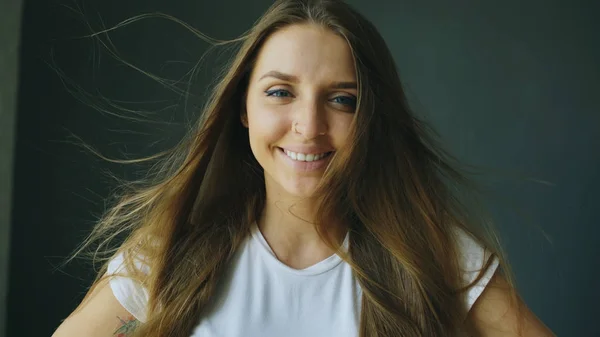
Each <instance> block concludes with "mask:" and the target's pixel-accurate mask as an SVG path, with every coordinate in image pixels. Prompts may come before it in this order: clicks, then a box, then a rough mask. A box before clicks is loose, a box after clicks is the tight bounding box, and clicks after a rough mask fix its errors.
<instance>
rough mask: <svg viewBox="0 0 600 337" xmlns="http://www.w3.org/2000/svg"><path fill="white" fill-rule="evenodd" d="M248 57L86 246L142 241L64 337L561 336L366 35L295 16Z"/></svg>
mask: <svg viewBox="0 0 600 337" xmlns="http://www.w3.org/2000/svg"><path fill="white" fill-rule="evenodd" d="M241 41H242V45H241V47H240V49H239V51H238V54H237V55H236V57H235V58H234V59H233V61H232V63H231V65H230V67H229V69H228V72H227V73H226V74H225V76H224V77H223V79H222V80H221V82H220V84H219V85H218V86H217V87H216V88H215V89H214V93H213V97H212V99H211V101H210V104H208V106H207V108H206V110H205V111H204V112H203V118H202V120H201V121H200V122H199V125H198V128H197V129H196V130H194V131H193V132H192V133H191V134H190V135H189V137H188V141H187V142H184V143H182V144H181V145H180V147H178V148H176V149H174V150H173V151H172V154H171V156H169V157H168V158H165V166H164V167H165V170H164V171H163V172H162V176H161V179H160V180H152V181H149V182H147V183H146V184H145V185H144V187H142V188H138V189H136V190H131V191H129V192H128V193H127V194H124V195H123V196H122V199H121V200H120V202H119V203H117V204H116V205H115V206H114V207H113V208H112V209H110V210H109V211H108V212H107V214H106V216H105V217H104V218H103V219H102V220H101V222H100V223H99V224H98V226H97V227H96V229H95V230H94V232H93V233H92V235H91V236H90V240H88V241H87V242H86V244H89V243H90V242H93V241H94V240H96V239H98V238H105V237H107V235H108V237H109V238H111V233H115V234H120V233H122V232H124V231H128V232H129V233H130V235H129V237H128V238H127V239H126V240H125V241H124V242H123V244H122V245H121V246H120V248H119V249H118V251H117V252H115V254H113V255H112V256H111V258H110V260H109V261H108V262H107V263H106V264H105V265H104V267H103V269H102V271H101V273H100V274H99V275H98V280H97V281H96V282H95V284H94V286H93V287H92V289H91V290H90V292H89V294H88V295H87V296H86V298H85V299H84V301H83V302H82V304H81V305H80V307H79V308H77V309H76V310H75V311H74V312H73V313H72V315H71V316H70V317H69V318H67V319H66V320H65V322H64V323H63V324H62V325H61V326H60V327H59V328H58V330H57V331H56V333H55V336H56V337H59V336H72V335H77V336H110V335H115V334H116V335H119V336H125V335H127V336H157V337H158V336H185V337H187V336H196V337H200V336H203V337H217V336H226V337H236V336H240V337H241V336H261V337H271V336H273V337H275V336H298V337H300V336H313V337H319V336H323V337H325V336H327V337H331V336H340V337H341V336H344V337H347V336H361V337H367V336H369V337H371V336H378V337H392V336H394V337H395V336H410V337H412V336H427V337H435V336H463V335H465V333H467V332H470V333H472V334H475V335H478V336H551V335H552V333H551V332H550V331H549V330H548V329H547V328H545V327H544V325H543V324H542V323H541V322H540V321H539V320H537V318H536V317H535V316H534V315H533V314H532V313H531V312H530V311H529V310H528V309H527V308H526V306H525V305H524V303H523V302H522V301H521V300H520V299H519V297H518V295H517V294H516V291H515V289H514V287H513V286H512V283H511V282H510V277H509V275H510V274H509V273H507V272H506V271H507V270H509V268H508V265H507V262H506V260H505V259H504V258H503V256H502V254H501V251H500V249H498V247H496V246H494V244H493V242H492V241H490V240H486V238H485V237H484V236H481V235H478V233H480V231H478V227H480V226H481V225H482V224H483V219H479V220H478V219H475V218H474V217H473V215H472V214H473V212H471V211H472V210H470V209H467V208H466V207H465V206H464V205H465V203H464V202H463V200H461V199H460V197H459V194H457V192H456V191H457V190H459V189H460V188H461V187H462V188H463V189H466V188H467V187H468V186H469V184H468V181H467V180H466V179H465V178H464V177H463V175H462V174H461V173H460V171H459V170H458V169H457V168H455V165H454V164H453V161H452V159H451V157H450V156H448V155H446V154H445V153H444V151H442V149H441V148H439V147H438V146H437V145H436V144H437V143H436V142H435V141H434V139H433V138H432V135H431V133H430V132H429V131H428V128H427V127H426V125H425V123H423V122H422V121H420V120H419V119H418V118H417V117H416V116H415V115H413V114H412V113H411V111H410V109H409V107H408V105H407V103H406V98H405V96H404V93H403V89H402V86H401V85H400V79H399V77H398V73H397V71H396V67H395V64H394V60H393V58H392V56H391V54H390V52H389V50H388V48H387V46H386V44H385V42H384V41H383V39H382V37H381V36H380V35H379V33H378V32H377V30H376V29H375V28H374V26H373V25H372V24H371V23H370V22H369V21H368V20H366V19H365V18H364V17H363V16H361V15H360V14H359V13H357V12H356V11H354V10H353V9H352V8H351V7H350V6H348V5H347V4H345V3H344V2H342V1H337V0H281V1H276V2H275V3H274V4H273V5H272V6H271V8H270V9H269V10H268V11H267V12H266V13H265V14H264V16H263V17H262V18H261V19H260V20H259V21H258V22H257V23H256V25H255V26H254V27H253V28H252V29H251V30H250V32H249V33H248V34H247V35H244V36H243V37H242V38H241ZM173 163H177V165H174V164H173ZM129 315H132V316H133V317H134V318H135V319H133V320H131V319H124V318H123V317H129Z"/></svg>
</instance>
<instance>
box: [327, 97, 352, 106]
mask: <svg viewBox="0 0 600 337" xmlns="http://www.w3.org/2000/svg"><path fill="white" fill-rule="evenodd" d="M332 101H333V102H334V103H338V104H343V105H348V106H351V107H356V97H352V96H337V97H335V98H333V99H332Z"/></svg>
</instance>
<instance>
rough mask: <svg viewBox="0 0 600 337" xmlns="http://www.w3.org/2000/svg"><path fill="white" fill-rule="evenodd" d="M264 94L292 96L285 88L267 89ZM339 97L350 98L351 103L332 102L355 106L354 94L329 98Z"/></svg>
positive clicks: (269, 95)
mask: <svg viewBox="0 0 600 337" xmlns="http://www.w3.org/2000/svg"><path fill="white" fill-rule="evenodd" d="M277 93H286V94H287V96H277V95H276V94H277ZM265 94H266V95H267V96H268V97H276V98H286V97H291V96H292V94H291V93H290V92H289V91H287V90H285V89H273V90H267V91H265ZM339 98H343V99H350V100H352V103H341V102H334V103H337V104H343V105H347V106H352V107H355V106H356V97H354V96H343V95H342V96H336V97H334V98H333V99H331V100H330V101H333V100H336V99H339Z"/></svg>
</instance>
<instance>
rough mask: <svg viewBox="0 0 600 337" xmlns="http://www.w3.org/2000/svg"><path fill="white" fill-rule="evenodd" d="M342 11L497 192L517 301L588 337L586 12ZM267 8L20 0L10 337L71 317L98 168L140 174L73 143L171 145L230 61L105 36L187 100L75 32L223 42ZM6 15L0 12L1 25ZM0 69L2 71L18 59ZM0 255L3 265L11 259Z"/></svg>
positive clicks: (82, 287)
mask: <svg viewBox="0 0 600 337" xmlns="http://www.w3.org/2000/svg"><path fill="white" fill-rule="evenodd" d="M350 2H351V3H352V4H354V5H355V6H356V7H357V8H358V9H359V10H360V11H361V12H362V13H364V14H365V15H366V16H367V17H369V18H370V19H371V20H372V21H373V22H374V23H375V24H376V26H377V27H378V28H379V29H380V30H381V32H382V34H383V35H384V37H385V38H386V40H387V41H388V44H389V46H390V48H391V50H392V52H393V53H394V56H395V58H396V60H397V63H398V66H399V69H400V73H401V75H402V76H403V81H404V83H405V84H406V88H407V90H408V92H409V95H410V98H411V101H412V103H413V107H414V109H415V110H416V111H417V112H418V113H420V114H423V115H425V116H427V117H428V118H429V120H430V121H431V122H432V123H433V125H434V126H435V127H436V128H437V129H438V130H439V132H440V134H441V136H442V137H443V139H444V143H445V144H446V145H447V147H448V148H449V149H451V151H453V152H454V153H455V154H457V155H458V156H459V157H460V158H462V159H464V160H465V161H466V162H468V163H472V164H476V165H480V166H482V167H484V168H486V169H487V171H488V175H486V176H485V177H484V178H482V181H483V182H485V183H486V186H488V187H490V188H491V190H492V191H493V194H491V196H490V199H489V202H490V204H491V210H492V212H493V214H494V215H495V219H496V222H497V224H498V227H499V229H500V233H501V235H502V237H503V239H504V243H505V247H506V249H507V251H508V253H509V258H510V259H511V262H512V265H513V268H514V271H515V273H516V277H517V281H518V286H519V290H520V292H521V294H522V295H523V297H524V298H525V300H526V301H527V303H528V304H529V306H530V307H531V308H532V310H533V311H534V312H535V313H536V314H537V315H538V316H539V317H540V318H541V319H542V320H543V321H544V322H545V323H546V324H547V325H548V326H549V327H550V328H552V329H553V330H554V331H555V333H557V335H559V336H600V325H598V324H597V323H596V321H597V315H598V312H599V310H598V309H597V307H598V303H600V289H599V288H600V287H598V279H599V276H600V273H599V272H598V267H600V263H599V258H600V248H599V247H598V236H600V230H599V229H598V225H599V221H598V219H599V217H598V214H597V210H598V208H599V207H598V204H599V202H600V198H599V197H598V195H597V194H596V192H597V191H598V190H600V114H599V112H600V111H599V107H600V104H599V103H598V91H599V89H600V84H599V82H600V63H599V62H598V59H600V43H599V37H598V33H599V32H600V24H599V23H598V20H597V13H598V9H600V8H599V6H598V5H597V2H596V1H567V0H564V1H541V0H529V1H521V0H505V1H500V2H492V1H474V0H471V1H466V0H458V1H453V2H449V1H442V0H424V1H394V2H393V3H392V2H391V1H384V0H368V1H367V0H355V1H350ZM4 4H5V3H4V2H3V5H4ZM6 4H8V2H7V3H6ZM11 4H12V3H11ZM15 4H16V2H15ZM269 4H270V1H264V0H261V1H257V0H252V1H246V0H235V1H234V0H227V1H225V0H221V1H218V2H217V1H212V2H206V1H171V2H166V1H158V0H152V1H148V0H128V1H116V0H103V1H79V2H69V1H65V0H62V1H56V0H46V1H40V0H30V1H24V8H23V17H22V31H21V32H20V33H21V38H22V40H21V57H20V67H19V68H18V69H19V81H18V83H19V85H18V96H17V115H16V116H17V123H16V130H15V131H16V132H15V134H16V138H15V144H16V147H15V152H14V157H13V154H12V151H11V149H12V148H11V147H10V146H6V145H7V144H9V145H10V144H11V140H9V139H8V138H7V137H8V136H10V135H12V131H13V129H12V123H10V118H9V117H7V116H11V115H10V114H9V113H10V112H12V111H11V110H12V106H11V104H5V105H3V106H2V115H1V116H2V118H3V119H1V120H0V121H1V122H2V124H0V131H2V132H0V134H2V135H3V137H4V138H6V139H4V138H3V139H2V141H3V144H4V145H5V147H3V151H2V152H1V153H0V155H1V156H2V157H1V158H0V161H1V162H2V163H3V164H5V166H7V165H6V164H7V163H11V162H13V164H14V165H13V168H14V170H13V171H12V172H7V170H4V171H2V172H0V173H2V178H3V179H4V180H3V181H5V182H6V181H7V179H8V178H10V177H11V175H12V177H14V179H13V180H12V181H13V184H12V201H11V198H5V199H8V200H7V201H6V202H4V201H3V202H2V204H1V205H0V214H2V215H7V214H11V215H12V218H11V220H10V231H9V227H8V225H7V222H6V221H5V220H4V222H2V223H0V226H2V227H0V229H2V233H8V232H10V260H9V274H8V280H9V282H8V298H7V303H6V308H7V310H6V315H7V316H6V323H7V324H6V325H7V329H6V333H7V336H10V337H13V336H15V337H16V336H49V335H51V333H52V332H53V331H54V329H55V328H56V327H57V326H58V325H59V324H60V320H61V319H63V318H65V317H66V316H67V315H68V314H69V313H70V312H71V311H72V310H73V309H74V307H75V306H76V305H77V303H78V302H79V301H80V300H81V297H82V296H83V294H84V293H85V291H86V287H87V286H88V285H89V282H90V280H91V279H92V278H93V275H94V272H93V270H91V269H90V268H89V266H86V265H85V264H84V263H83V262H81V261H76V262H74V263H72V264H70V265H68V266H66V267H64V268H60V269H59V268H57V266H58V265H59V264H60V263H61V262H62V261H63V259H64V257H66V256H67V255H68V254H69V253H70V252H71V251H72V250H73V249H74V248H75V247H76V245H77V244H78V243H79V242H80V240H81V239H82V238H83V237H84V236H85V234H86V233H87V232H88V231H89V229H90V228H91V227H92V225H93V223H94V221H95V219H96V218H97V216H98V215H99V214H101V212H102V211H103V209H104V206H105V205H104V200H105V198H106V197H108V196H109V194H110V191H111V188H113V187H114V186H115V184H114V182H113V181H111V180H110V179H108V178H107V177H106V174H105V173H106V172H105V170H111V171H112V172H114V173H115V174H116V175H117V176H119V177H122V178H134V177H137V176H139V174H140V173H139V172H140V170H138V169H135V168H132V167H125V166H122V165H116V164H108V163H106V162H105V161H102V160H99V159H98V158H96V157H94V156H93V155H91V154H90V152H89V151H86V150H84V149H82V148H81V147H79V146H77V145H76V143H75V142H76V140H77V138H75V137H80V138H81V139H82V140H83V141H85V142H86V143H87V144H90V145H92V146H94V147H95V148H96V149H98V150H99V151H100V152H102V153H103V154H104V155H107V156H111V157H118V158H132V157H139V156H141V155H149V154H152V153H154V152H156V151H158V150H161V149H164V148H166V147H167V146H170V145H172V144H174V143H175V142H176V141H177V140H178V139H179V137H181V135H182V133H183V132H184V130H185V128H186V125H187V121H188V120H190V119H193V118H195V117H197V116H196V115H197V111H198V108H197V105H198V104H202V97H203V96H202V95H203V93H204V92H205V91H206V89H207V88H209V86H210V84H211V83H212V82H213V80H214V78H215V74H216V72H217V71H218V70H219V67H218V65H220V64H222V61H223V60H225V59H226V57H227V56H228V55H229V54H228V52H227V50H226V49H217V50H216V51H215V52H212V53H210V54H209V55H208V56H207V57H206V58H205V61H204V62H203V63H202V65H203V66H202V67H201V68H200V71H198V72H197V73H195V75H194V76H192V77H191V78H190V77H189V76H188V77H186V72H187V71H189V70H190V69H191V68H192V67H193V66H194V64H195V63H196V62H197V61H198V60H199V59H200V57H201V56H202V55H203V53H204V52H205V51H206V48H207V46H208V45H207V44H206V43H204V42H202V41H201V40H200V39H199V38H198V37H196V36H194V35H193V34H191V33H189V32H188V31H186V30H185V29H184V28H182V27H181V26H180V25H177V24H175V23H173V22H172V21H168V20H164V19H150V20H143V21H140V22H137V23H134V24H132V25H129V26H126V27H123V28H120V29H118V30H116V31H114V32H111V33H110V35H109V36H110V38H111V40H110V41H112V42H113V43H114V45H115V47H116V49H117V50H118V52H119V53H120V56H121V57H122V58H123V59H124V60H125V61H127V62H131V63H133V64H135V65H136V66H139V67H141V68H142V69H144V70H148V71H151V72H153V73H155V74H157V75H158V76H162V77H165V78H169V79H171V80H177V79H180V78H181V79H183V82H181V83H180V84H179V85H178V87H180V88H183V87H185V86H184V85H183V83H185V81H189V80H190V79H191V80H192V81H193V83H194V85H193V86H192V87H191V91H192V92H194V93H195V94H196V96H193V97H191V98H190V100H185V99H183V98H182V96H181V95H180V94H178V93H177V92H174V91H171V90H169V89H168V88H166V87H164V86H161V85H159V84H158V83H157V82H156V81H153V80H151V79H149V78H147V77H145V76H143V75H141V74H140V73H139V72H136V71H134V70H131V68H129V67H127V66H126V65H125V64H124V63H123V62H119V61H116V60H114V59H112V58H111V57H110V55H109V54H108V53H107V52H106V50H105V49H104V48H103V47H102V46H101V44H100V43H99V42H98V40H95V39H91V38H79V37H81V36H84V35H86V34H89V33H90V30H89V29H90V28H89V27H88V26H87V25H90V26H91V28H92V29H94V30H96V31H97V30H100V29H101V28H102V26H103V25H104V26H106V27H111V26H114V25H115V24H117V23H118V22H120V21H122V20H125V19H127V18H130V17H133V16H135V15H138V14H143V13H148V12H157V11H160V12H164V13H168V14H171V15H173V16H175V17H177V18H179V19H182V20H183V21H185V22H187V23H189V24H191V25H192V26H194V27H195V28H197V29H199V30H200V31H202V32H204V33H207V34H208V35H210V36H213V37H215V38H220V39H228V38H234V37H236V36H237V35H239V34H241V33H242V32H244V31H245V30H246V29H248V28H249V27H250V26H251V24H252V23H253V22H254V21H255V20H256V19H257V18H258V17H259V15H260V14H261V13H262V12H263V11H264V10H265V9H266V8H267V6H268V5H269ZM0 8H4V7H0ZM16 8H17V6H13V9H16ZM16 12H17V11H16V10H15V11H12V12H11V11H7V12H2V13H3V14H0V17H2V18H0V21H2V20H5V18H4V16H7V17H8V15H9V14H10V13H12V14H13V15H14V14H15V13H16ZM81 13H83V16H82V15H81ZM11 18H12V20H13V21H11V22H14V16H11ZM2 22H3V23H6V22H8V21H2ZM0 27H1V26H0ZM12 31H13V32H14V34H15V35H14V37H12V38H10V39H9V38H8V37H6V42H5V41H4V40H3V41H2V47H1V49H0V50H1V51H2V57H5V56H6V55H9V56H10V55H11V54H10V49H9V48H8V47H9V46H14V45H15V44H16V42H15V41H18V38H19V32H17V31H15V30H12ZM5 32H6V30H5V31H2V33H3V34H2V35H0V36H1V37H2V38H3V39H4V38H5V36H4V35H5V34H4V33H5ZM102 41H104V42H107V40H106V39H105V38H103V40H102ZM13 59H14V58H13ZM12 61H14V60H12ZM0 66H2V67H3V68H1V70H2V71H3V73H7V72H6V69H14V62H13V63H0ZM13 73H14V72H13ZM61 73H62V74H64V77H63V76H61ZM8 74H10V72H8ZM14 77H15V76H12V77H11V76H4V77H3V78H2V81H4V84H3V86H2V88H3V90H4V91H3V92H4V93H6V92H8V93H9V94H11V90H10V88H14V85H15V82H14V80H15V79H14ZM71 81H72V82H71ZM6 88H9V89H6ZM79 89H84V90H86V91H88V92H90V93H92V94H93V96H86V95H85V94H83V93H82V92H81V91H78V90H79ZM69 91H71V92H69ZM101 97H106V98H108V99H111V100H112V101H113V102H118V103H120V104H122V105H123V106H124V107H126V108H129V109H135V110H153V111H154V113H153V114H151V115H150V118H149V119H148V120H147V121H145V122H140V121H132V120H131V119H128V118H126V117H131V116H135V114H134V113H128V114H125V113H122V114H121V116H114V115H111V114H110V113H109V111H115V110H114V109H112V110H107V111H104V110H102V109H103V108H108V103H107V102H108V101H106V100H102V99H100V98H101ZM136 102H137V103H136ZM5 103H6V101H5ZM8 103H11V101H10V100H9V101H8ZM88 103H89V104H93V105H94V106H96V107H98V108H99V109H97V110H95V109H92V108H91V107H89V106H88V105H87V104H88ZM7 135H8V136H7ZM13 159H14V161H13ZM7 185H9V184H5V185H2V186H7ZM10 191H11V190H10V188H8V187H7V188H6V189H4V191H3V193H4V194H3V195H9V194H10ZM492 195H493V196H492ZM5 199H2V200H5ZM11 205H12V207H11ZM11 210H12V212H10V211H11ZM0 221H2V219H0ZM2 233H0V234H2ZM544 233H545V234H544ZM2 235H3V234H2ZM545 235H547V236H545ZM6 247H8V246H6V245H4V248H6ZM0 257H1V258H2V261H1V262H2V263H0V267H1V266H3V265H4V264H5V263H6V258H5V254H2V255H0ZM0 272H1V273H3V274H4V270H0ZM3 284H4V283H0V285H2V287H0V295H1V294H2V293H4V292H5V291H6V289H4V286H3ZM0 304H3V303H1V302H0ZM0 313H2V311H1V310H0ZM0 322H1V320H0ZM0 328H2V326H1V324H0ZM1 335H2V332H1V331H0V336H1Z"/></svg>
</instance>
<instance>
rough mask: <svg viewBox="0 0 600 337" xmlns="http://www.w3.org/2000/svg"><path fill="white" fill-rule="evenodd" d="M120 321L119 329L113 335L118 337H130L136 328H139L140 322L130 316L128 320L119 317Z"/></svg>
mask: <svg viewBox="0 0 600 337" xmlns="http://www.w3.org/2000/svg"><path fill="white" fill-rule="evenodd" d="M117 318H118V319H119V322H120V323H119V328H118V329H117V330H116V331H115V332H114V333H113V335H115V336H116V337H127V336H129V335H130V334H131V333H132V332H133V331H134V330H135V328H137V327H138V325H139V324H140V322H139V321H138V320H137V319H135V318H134V317H133V316H129V317H126V318H121V317H118V316H117Z"/></svg>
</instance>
